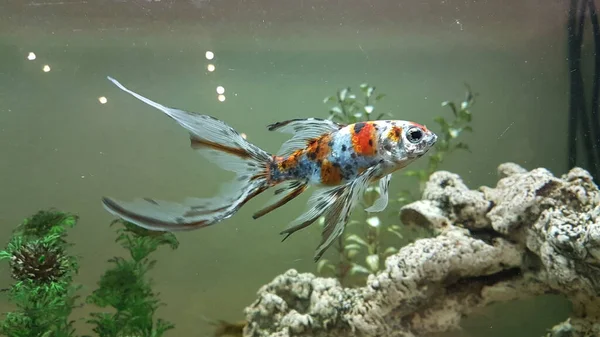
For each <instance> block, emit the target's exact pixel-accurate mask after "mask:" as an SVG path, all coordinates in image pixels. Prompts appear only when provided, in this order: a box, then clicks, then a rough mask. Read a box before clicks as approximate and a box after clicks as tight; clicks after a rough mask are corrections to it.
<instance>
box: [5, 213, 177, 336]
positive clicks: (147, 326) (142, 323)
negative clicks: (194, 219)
mask: <svg viewBox="0 0 600 337" xmlns="http://www.w3.org/2000/svg"><path fill="white" fill-rule="evenodd" d="M78 219H79V218H78V217H77V216H75V215H73V214H69V213H64V212H60V211H55V210H49V211H39V212H37V213H36V214H35V215H33V216H32V217H30V218H28V219H26V220H24V221H23V223H22V224H20V225H19V226H18V227H17V228H16V229H15V230H14V231H13V234H12V236H11V238H10V240H9V242H8V243H7V245H6V247H5V249H4V250H2V251H0V260H7V261H8V263H9V266H10V273H11V276H12V278H13V279H14V282H13V284H12V285H11V287H10V288H9V289H4V292H6V293H7V294H8V297H9V301H10V302H12V303H13V304H14V305H15V306H16V310H14V311H11V312H8V313H6V314H5V315H4V317H3V319H2V320H1V321H0V335H5V336H10V337H31V336H35V337H71V336H76V334H75V329H74V328H73V321H72V320H70V319H69V316H70V315H71V312H72V311H73V309H74V308H75V301H76V299H77V298H78V297H79V296H77V294H76V293H77V291H78V290H79V289H80V286H79V285H75V284H73V277H74V276H75V275H76V274H77V272H78V270H79V265H78V259H77V258H76V257H75V256H73V255H70V254H69V253H68V251H67V248H69V246H71V244H70V243H68V242H67V240H66V237H67V230H68V229H69V228H72V227H74V226H75V225H76V223H77V221H78ZM115 223H120V224H121V225H122V227H121V228H119V229H117V239H116V241H117V242H118V243H119V244H121V246H122V247H123V248H125V249H126V250H127V251H128V252H129V255H130V258H128V259H125V258H121V257H115V258H113V259H111V260H110V262H111V263H112V264H113V267H112V268H110V269H109V270H107V271H106V272H105V273H104V275H102V277H101V278H100V281H99V283H98V284H99V287H98V289H96V290H95V291H94V292H93V293H92V294H91V295H90V296H89V297H88V298H87V303H89V304H94V305H96V306H99V307H102V308H105V307H112V308H113V309H114V310H112V312H110V313H107V312H102V313H92V314H91V318H90V319H88V322H89V323H91V324H94V325H95V327H94V329H93V330H94V332H96V333H97V334H98V336H101V337H105V336H106V337H109V336H110V337H121V336H122V337H125V336H130V337H131V336H140V337H141V336H152V337H159V336H162V335H163V333H164V332H165V331H167V330H169V329H172V328H173V325H172V324H171V323H169V322H166V321H164V320H161V319H155V318H154V314H155V311H156V309H157V308H158V307H159V306H160V305H161V303H160V301H159V300H158V299H157V294H156V293H154V292H153V291H152V287H151V285H152V284H151V281H150V280H149V279H148V276H147V274H148V271H150V270H151V269H152V267H153V266H154V265H155V263H156V261H155V260H151V259H150V258H149V255H150V254H151V253H152V252H154V251H156V250H157V249H158V248H159V247H160V246H162V245H168V246H170V247H171V248H172V249H176V248H177V247H178V245H179V243H178V241H177V239H176V238H175V236H174V235H173V234H170V233H163V232H151V231H147V230H145V229H142V228H139V227H137V226H135V225H133V224H131V223H128V222H124V221H120V220H119V221H115V222H113V223H111V225H113V224H115Z"/></svg>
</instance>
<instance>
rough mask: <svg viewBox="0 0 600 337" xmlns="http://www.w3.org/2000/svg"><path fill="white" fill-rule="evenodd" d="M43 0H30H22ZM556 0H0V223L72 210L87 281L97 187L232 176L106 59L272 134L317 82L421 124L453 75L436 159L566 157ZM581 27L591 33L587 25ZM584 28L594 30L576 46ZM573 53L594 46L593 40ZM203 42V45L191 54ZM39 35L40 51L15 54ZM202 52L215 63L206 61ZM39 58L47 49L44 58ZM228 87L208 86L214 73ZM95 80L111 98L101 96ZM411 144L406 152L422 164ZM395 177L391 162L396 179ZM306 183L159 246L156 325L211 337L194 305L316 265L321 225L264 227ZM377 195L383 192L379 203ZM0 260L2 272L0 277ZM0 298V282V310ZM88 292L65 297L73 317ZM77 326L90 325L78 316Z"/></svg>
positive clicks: (267, 136) (160, 188)
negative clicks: (462, 128) (456, 111)
mask: <svg viewBox="0 0 600 337" xmlns="http://www.w3.org/2000/svg"><path fill="white" fill-rule="evenodd" d="M36 1H38V0H36ZM567 6H568V4H567V2H566V1H542V0H526V1H520V2H511V4H510V5H509V4H505V2H502V1H495V2H494V1H473V2H471V1H449V0H445V1H441V2H440V1H436V2H431V1H417V2H415V3H414V4H409V3H398V2H397V1H387V0H385V1H357V0H353V1H347V2H342V1H331V0H330V1H317V0H312V1H295V2H281V1H258V0H257V1H241V0H235V1H234V0H232V1H224V0H223V1H196V4H195V5H190V4H189V3H186V2H178V1H164V0H163V1H159V2H147V1H131V2H122V3H119V2H112V1H97V2H85V1H72V2H65V1H45V2H42V1H38V2H4V3H1V4H0V153H1V154H2V159H1V160H0V177H2V184H1V186H0V200H1V202H0V238H3V239H4V240H3V241H6V240H7V239H8V237H9V235H10V232H11V230H12V229H13V228H14V226H15V225H16V224H18V223H19V222H20V221H21V220H22V218H24V217H26V216H28V215H30V214H32V213H34V212H35V211H37V210H38V209H43V208H48V207H56V208H59V209H61V210H64V211H69V212H74V213H76V214H78V215H79V216H80V217H81V220H80V223H79V225H78V226H77V227H76V228H75V229H74V230H72V231H71V236H70V238H71V240H72V241H73V242H75V243H76V247H75V248H74V251H75V253H77V254H79V255H81V256H82V258H83V261H82V268H81V272H80V275H79V276H78V278H77V281H78V282H80V283H82V284H83V285H84V290H83V294H84V295H85V294H87V293H89V292H90V291H91V290H93V289H94V288H95V282H96V281H97V280H98V278H99V276H100V275H101V273H102V272H103V271H104V268H106V267H107V263H106V260H107V259H109V258H110V257H112V256H113V255H115V254H122V253H123V252H122V251H121V250H120V249H119V248H118V247H117V245H116V244H115V243H114V238H115V234H114V231H113V230H112V229H111V228H109V227H108V224H109V222H110V221H111V219H112V218H111V216H110V215H109V214H108V213H106V212H105V211H104V210H103V208H102V207H101V204H100V197H101V196H103V195H110V196H113V197H116V198H118V199H123V200H128V199H131V198H134V197H140V196H148V197H153V198H157V199H167V200H173V201H177V200H181V199H183V198H185V197H188V196H211V195H213V194H214V193H216V192H217V190H218V188H219V184H220V183H222V182H225V181H227V180H228V179H229V178H230V177H231V175H230V174H229V173H227V172H225V171H222V170H219V169H218V168H217V167H216V166H214V165H211V164H209V163H207V162H206V161H205V160H204V159H203V158H202V157H200V156H198V155H197V154H195V153H194V152H193V151H192V150H190V149H189V143H188V136H187V133H186V132H185V130H183V129H182V128H181V127H179V126H178V125H176V124H175V123H174V122H173V121H172V120H170V119H169V118H167V117H166V116H164V115H163V114H161V113H160V112H159V111H157V110H154V109H153V108H151V107H149V106H146V105H144V104H143V103H141V102H139V101H137V100H135V99H134V98H132V97H131V96H128V95H126V94H124V93H123V92H120V91H119V90H118V89H116V88H115V87H114V86H113V85H112V84H111V83H110V82H108V81H107V80H106V79H105V77H106V76H107V75H110V76H113V77H115V78H117V79H118V80H120V81H121V82H122V83H123V84H125V85H126V86H128V87H129V88H131V89H132V90H135V91H137V92H139V93H141V94H143V95H145V96H147V97H150V98H151V99H153V100H156V101H158V102H160V103H163V104H165V105H168V106H173V107H178V108H183V109H187V110H193V111H198V112H200V113H205V114H210V115H213V116H216V117H218V118H220V119H222V120H224V121H226V122H227V123H229V124H230V125H232V126H233V127H235V128H236V129H238V130H239V131H240V132H244V133H246V134H247V136H248V139H249V140H250V141H251V142H253V143H255V144H257V145H259V146H261V147H263V148H264V149H266V150H268V151H271V152H274V151H276V150H277V149H278V148H279V145H280V144H281V142H283V141H285V139H286V136H285V135H282V134H278V133H270V132H268V131H267V130H266V128H265V126H266V125H267V124H270V123H273V122H275V121H281V120H286V119H290V118H305V117H325V116H327V110H328V107H327V106H326V105H325V104H323V98H324V97H325V96H328V95H331V94H333V93H334V92H335V91H336V90H337V89H338V88H341V87H345V86H353V87H355V88H357V87H358V85H359V84H360V83H362V82H365V81H366V82H369V83H370V84H373V85H376V86H377V90H378V91H380V92H384V93H386V94H387V95H388V96H387V97H386V98H385V99H384V100H383V101H382V102H381V103H380V104H379V105H378V107H377V109H379V111H382V112H384V111H385V112H390V113H392V114H393V115H394V116H395V117H396V118H397V119H408V120H414V121H417V122H419V123H423V124H427V125H428V126H430V127H432V128H433V125H434V123H433V118H434V117H435V116H437V115H446V116H448V117H450V113H449V110H446V109H445V108H442V107H441V106H440V103H441V102H442V101H444V100H449V99H450V100H460V99H462V98H463V95H464V86H463V82H468V83H469V84H470V85H471V86H472V88H473V90H474V91H476V92H478V93H480V96H479V97H478V99H477V102H476V105H475V106H474V108H473V114H474V122H473V128H474V130H475V132H474V133H473V134H472V135H466V136H465V138H464V140H465V141H466V142H468V143H469V145H470V146H471V149H472V153H470V154H469V153H458V154H456V155H453V156H452V157H451V158H450V159H449V160H448V161H447V162H446V163H445V165H444V167H443V168H444V169H447V170H450V171H453V172H456V173H458V174H460V175H461V176H462V177H463V178H464V179H465V182H466V183H467V184H468V185H469V186H470V187H471V188H476V187H478V186H480V185H492V186H493V185H494V184H495V182H496V181H497V175H496V167H497V165H498V164H500V163H502V162H506V161H513V162H516V163H518V164H520V165H523V166H524V167H526V168H528V169H532V168H535V167H540V166H543V167H546V168H548V169H550V170H551V171H552V172H554V173H555V174H558V175H560V174H563V173H564V172H565V170H566V156H567V155H566V144H567V143H566V142H567V138H566V135H567V115H566V113H567V109H568V71H567V62H566V59H565V58H566V28H565V24H566V10H567ZM588 37H589V34H588ZM588 46H589V47H588ZM584 48H587V49H584V55H585V53H589V52H591V51H590V50H591V48H592V46H591V41H590V43H588V44H587V45H586V47H584ZM207 50H210V51H213V52H214V53H215V59H214V60H213V61H207V60H206V58H205V57H204V55H205V52H206V51H207ZM30 52H34V53H35V54H36V56H37V58H36V60H34V61H30V60H28V59H27V55H28V53H30ZM209 63H214V64H215V67H216V70H215V71H214V72H212V73H211V72H208V71H206V67H207V64H209ZM44 65H48V66H49V67H50V69H51V70H50V71H49V72H43V71H42V68H43V66H44ZM217 86H223V87H224V88H225V95H226V101H225V102H219V101H218V100H217V94H216V91H215V90H216V87H217ZM101 96H105V97H106V98H107V100H108V102H107V103H106V104H100V103H99V101H98V98H99V97H101ZM423 164H424V161H422V162H420V163H416V164H415V165H414V167H415V168H419V167H423ZM409 183H410V184H412V182H411V181H410V180H407V179H405V178H402V177H400V175H397V176H396V177H395V178H394V179H393V180H392V188H391V193H392V194H394V193H397V192H399V191H400V189H402V188H405V187H407V186H412V188H416V186H415V185H414V184H412V185H408V184H409ZM307 197H308V195H307V196H304V197H303V198H300V199H298V200H296V201H295V202H293V203H290V204H289V205H287V206H286V207H285V208H282V209H280V210H278V211H277V212H275V213H273V214H270V215H268V216H266V217H264V218H261V219H260V220H256V221H254V220H252V218H251V214H252V213H253V212H254V211H255V210H256V209H258V208H259V207H261V206H262V205H263V204H264V203H265V202H266V201H267V200H268V199H269V198H270V195H264V196H260V197H258V198H256V200H254V201H252V202H250V203H249V204H248V205H246V206H245V207H244V208H243V209H242V210H241V211H240V212H239V213H238V214H236V216H234V217H233V218H231V219H228V220H226V221H224V222H223V223H220V224H219V225H217V226H213V227H210V228H207V229H204V230H200V231H194V232H189V233H185V234H180V235H178V238H179V240H180V241H181V246H180V248H179V249H178V250H177V251H175V252H172V251H168V250H167V249H165V250H161V251H159V252H158V253H157V254H156V255H155V257H156V258H157V259H158V260H159V263H158V266H157V269H156V271H155V272H154V273H153V278H154V280H155V282H156V289H157V290H158V291H159V292H160V293H161V295H160V296H161V299H162V300H163V301H164V302H166V303H167V306H166V307H164V308H161V309H160V311H159V316H160V317H163V318H165V319H168V320H170V321H173V322H174V323H175V324H176V327H177V328H176V330H174V331H172V332H170V333H169V334H168V335H169V336H179V335H181V336H208V335H210V333H211V331H212V328H211V327H210V326H209V325H208V324H206V323H205V322H204V321H203V320H202V317H208V318H211V319H228V320H238V319H241V318H243V315H242V309H243V308H244V307H245V306H246V305H248V304H250V303H251V302H252V301H253V300H254V299H255V293H256V291H257V289H258V288H259V287H260V286H261V285H262V284H264V283H266V282H268V281H270V280H271V279H272V278H273V277H274V276H275V275H277V274H279V273H282V272H284V271H285V270H287V269H289V268H296V269H297V270H299V271H302V272H304V271H307V272H314V270H315V265H314V264H313V262H312V255H313V252H314V248H315V247H316V245H317V244H318V241H319V238H320V229H319V228H318V226H312V227H310V228H308V229H306V230H304V231H301V232H298V233H296V234H295V235H294V236H293V237H291V238H290V239H289V240H286V242H285V243H281V242H280V240H281V237H280V236H278V234H277V233H278V232H279V231H280V230H281V229H282V228H284V227H285V225H286V224H287V223H288V222H289V221H291V220H292V219H293V218H295V217H296V216H297V215H299V214H300V212H301V211H302V210H304V207H305V206H304V202H305V201H306V199H307ZM387 212H388V213H389V214H391V215H392V216H393V215H394V213H395V212H397V209H396V208H394V205H393V204H391V205H390V206H389V207H388V210H387ZM8 275H9V274H8V267H7V266H6V265H2V266H0V284H1V285H2V287H5V286H7V285H8V284H9V282H10V281H11V280H10V278H9V276H8ZM9 308H10V306H9V305H8V304H6V301H5V300H3V299H0V310H2V311H6V310H8V309H9ZM93 309H94V308H89V307H84V308H82V309H79V310H77V311H76V313H77V314H76V317H75V318H78V317H83V316H85V315H86V314H87V313H88V312H90V311H92V310H93ZM567 312H568V305H567V304H566V303H565V302H564V301H562V300H561V299H557V298H539V299H536V300H531V301H526V302H519V303H516V304H504V305H501V306H498V307H493V308H490V309H488V310H485V311H484V312H482V313H480V314H477V315H475V316H473V317H471V318H470V319H468V320H467V321H466V322H465V326H466V330H465V331H464V332H463V333H462V335H464V336H506V335H509V334H510V335H512V336H539V335H541V334H543V333H544V331H545V329H546V328H549V327H550V326H551V325H552V324H555V323H557V322H559V321H561V320H563V319H565V318H566V315H567ZM77 326H78V328H79V329H80V330H79V331H80V333H86V332H89V326H87V325H86V324H84V323H78V325H77Z"/></svg>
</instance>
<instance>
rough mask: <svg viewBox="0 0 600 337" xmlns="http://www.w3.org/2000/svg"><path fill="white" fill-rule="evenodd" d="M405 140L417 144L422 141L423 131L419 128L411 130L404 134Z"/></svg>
mask: <svg viewBox="0 0 600 337" xmlns="http://www.w3.org/2000/svg"><path fill="white" fill-rule="evenodd" d="M406 139H408V141H409V142H411V143H418V142H420V141H421V139H423V131H421V130H420V129H419V128H411V129H409V130H408V132H407V133H406Z"/></svg>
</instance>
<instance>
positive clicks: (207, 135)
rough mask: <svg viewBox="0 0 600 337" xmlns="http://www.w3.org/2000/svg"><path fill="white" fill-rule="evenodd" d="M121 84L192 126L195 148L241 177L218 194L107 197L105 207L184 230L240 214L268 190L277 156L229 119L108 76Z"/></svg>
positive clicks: (149, 225)
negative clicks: (162, 99)
mask: <svg viewBox="0 0 600 337" xmlns="http://www.w3.org/2000/svg"><path fill="white" fill-rule="evenodd" d="M108 79H109V80H110V81H111V82H113V83H114V84H115V85H116V86H117V87H119V88H120V89H121V90H123V91H125V92H127V93H129V94H131V95H132V96H134V97H136V98H137V99H139V100H141V101H142V102H144V103H146V104H148V105H150V106H153V107H155V108H156V109H158V110H161V111H162V112H164V113H166V114H167V115H168V116H170V117H171V118H173V119H174V120H175V121H176V122H177V123H179V124H180V125H181V126H183V127H184V128H186V129H187V130H188V131H189V132H190V144H191V147H192V149H194V150H196V151H198V152H200V153H201V154H202V155H203V156H205V157H206V158H208V159H209V160H210V161H212V162H213V163H215V164H217V165H219V166H220V167H222V168H223V169H226V170H229V171H232V172H235V173H236V174H237V176H236V178H235V179H234V180H233V181H232V182H230V183H229V184H228V185H227V186H226V188H224V189H223V190H222V191H221V193H219V194H218V196H217V197H214V198H207V199H200V198H188V199H186V200H184V201H183V202H182V203H174V202H168V201H161V200H154V199H150V198H143V199H136V200H134V201H131V202H122V201H117V200H115V199H112V198H108V197H103V198H102V203H103V204H104V208H106V210H108V211H109V212H110V213H112V214H113V215H115V216H118V217H120V218H122V219H124V220H126V221H129V222H131V223H134V224H136V225H138V226H140V227H143V228H146V229H150V230H157V231H184V230H194V229H198V228H202V227H206V226H209V225H212V224H215V223H217V222H220V221H222V220H224V219H227V218H229V217H231V216H232V215H233V214H235V213H236V212H237V211H238V210H239V209H240V207H242V206H243V205H244V204H245V203H246V202H248V200H250V199H252V198H253V197H255V196H256V195H258V194H259V193H261V192H264V191H265V190H267V189H268V188H269V187H271V186H270V184H269V167H270V164H271V162H272V160H273V159H272V158H273V157H272V156H271V155H270V154H269V153H267V152H265V151H263V150H262V149H260V148H259V147H257V146H255V145H253V144H251V143H250V142H248V141H247V140H245V139H244V138H243V137H242V136H241V135H240V134H239V133H238V132H237V131H235V130H234V129H233V128H232V127H230V126H229V125H227V124H225V123H224V122H222V121H220V120H218V119H216V118H214V117H211V116H207V115H201V114H197V113H193V112H187V111H183V110H179V109H174V108H169V107H165V106H163V105H161V104H159V103H156V102H153V101H152V100H150V99H148V98H146V97H143V96H141V95H139V94H137V93H135V92H133V91H131V90H129V89H127V88H125V87H124V86H123V85H122V84H121V83H119V82H118V81H117V80H115V79H113V78H111V77H108Z"/></svg>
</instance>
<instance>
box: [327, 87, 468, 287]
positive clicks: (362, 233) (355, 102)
mask: <svg viewBox="0 0 600 337" xmlns="http://www.w3.org/2000/svg"><path fill="white" fill-rule="evenodd" d="M466 89H467V93H466V97H465V99H464V100H463V101H462V102H461V103H460V104H456V103H454V102H452V101H445V102H443V103H442V106H443V107H445V106H447V107H449V108H450V109H451V110H452V114H453V117H454V118H453V119H450V120H448V119H446V118H445V117H443V116H438V117H436V118H435V119H434V121H435V122H436V123H437V124H438V126H439V129H440V130H439V131H438V132H436V133H437V134H438V142H437V143H436V145H435V146H434V148H433V149H432V151H431V152H432V153H431V154H429V155H428V163H427V166H426V167H425V168H423V169H420V170H407V171H404V175H406V176H409V177H415V178H416V179H417V181H418V183H419V192H422V190H423V188H424V184H425V182H427V180H428V179H429V176H430V175H431V174H432V173H433V172H435V171H436V170H437V169H438V168H439V167H440V165H441V164H442V163H443V161H444V159H445V158H446V157H447V156H448V155H449V154H451V153H453V152H454V151H456V150H467V151H468V150H469V146H468V145H467V144H466V143H464V142H460V141H458V137H459V136H460V135H461V134H462V133H463V132H465V131H467V132H470V131H472V128H471V126H470V125H469V124H470V123H471V120H472V115H471V111H470V108H471V107H472V105H473V103H474V102H475V97H476V94H473V92H472V91H471V88H470V87H469V85H468V84H466ZM360 93H361V97H357V95H355V94H354V93H353V92H352V90H351V88H349V87H348V88H344V89H342V90H338V92H337V94H336V95H334V96H330V97H326V98H325V99H324V103H335V105H334V106H333V107H332V108H330V109H329V117H328V118H329V119H330V120H333V121H335V122H339V123H343V124H351V123H357V122H361V121H368V120H373V119H374V120H378V119H381V118H382V117H384V116H389V117H392V115H391V114H389V113H379V114H377V115H376V116H377V117H376V118H372V116H374V112H375V104H376V103H377V102H378V101H380V100H381V99H382V98H383V97H385V94H378V95H375V87H373V86H370V85H369V84H367V83H363V84H361V85H360ZM379 194H380V191H379V187H377V186H372V187H369V188H368V189H367V193H366V194H365V198H364V201H363V205H362V209H364V208H366V207H368V205H371V204H372V203H373V201H375V200H376V199H377V198H378V197H379ZM416 199H417V198H416V197H415V196H414V193H413V191H412V190H403V191H401V193H400V195H399V197H398V198H397V199H396V201H397V202H398V203H399V204H400V206H401V205H404V204H407V203H409V202H412V201H414V200H416ZM382 218H383V217H382V216H379V215H371V214H369V213H367V212H366V211H364V213H363V219H362V220H361V221H358V220H351V221H349V223H348V225H347V230H346V233H345V234H344V235H343V236H340V238H339V239H338V242H337V244H336V246H335V249H336V251H337V255H338V261H337V263H336V264H334V263H332V262H331V261H330V260H328V259H322V260H321V261H319V263H318V264H317V272H318V273H320V274H325V273H333V275H335V277H336V278H337V279H338V280H340V282H341V283H342V284H345V285H348V284H349V283H350V282H349V280H348V279H349V278H350V277H351V276H359V275H362V277H359V278H358V280H362V279H363V278H364V276H366V275H369V274H371V273H375V272H377V271H378V270H379V269H380V268H381V264H382V261H384V260H385V258H386V257H388V256H389V255H392V254H394V253H395V252H397V251H398V250H397V248H396V247H395V246H394V245H392V246H388V247H386V248H383V247H382V243H383V242H389V241H390V239H388V238H387V237H383V234H384V233H385V234H386V235H388V236H392V240H391V241H393V242H398V240H401V241H402V240H404V236H403V235H402V231H401V229H402V227H401V226H400V224H390V225H385V224H384V223H382V220H381V219H382ZM319 221H320V224H321V226H323V225H324V219H323V218H321V219H320V220H319ZM419 234H421V233H419ZM361 253H362V255H361ZM360 256H364V262H359V257H360ZM358 280H356V281H358Z"/></svg>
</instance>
